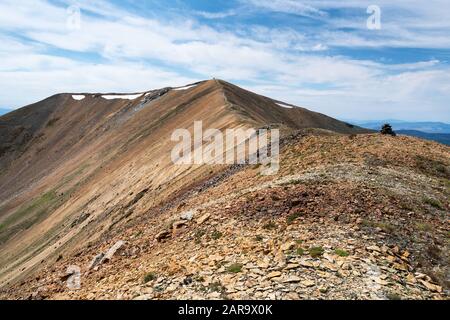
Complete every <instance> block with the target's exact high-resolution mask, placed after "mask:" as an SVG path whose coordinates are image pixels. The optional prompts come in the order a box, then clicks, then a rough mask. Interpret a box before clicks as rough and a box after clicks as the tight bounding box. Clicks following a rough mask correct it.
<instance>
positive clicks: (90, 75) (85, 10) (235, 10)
mask: <svg viewBox="0 0 450 320" xmlns="http://www.w3.org/2000/svg"><path fill="white" fill-rule="evenodd" d="M369 5H377V6H378V7H379V8H380V10H381V20H380V21H381V29H378V30H371V29H368V28H367V20H368V18H369V16H370V14H369V13H367V8H368V6H369ZM78 9H79V10H80V11H79V12H80V19H78V18H77V17H78V15H77V12H78ZM0 41H1V43H2V45H1V46H0V108H1V107H6V108H16V107H21V106H23V105H26V104H29V103H32V102H35V101H38V100H40V99H43V98H45V97H47V96H49V95H52V94H54V93H58V92H136V91H144V90H149V89H152V88H160V87H164V86H176V85H183V84H187V83H190V82H194V81H198V80H204V79H210V78H213V77H216V78H221V79H224V80H227V81H230V82H233V83H235V84H238V85H241V86H243V87H245V88H247V89H249V90H252V91H255V92H258V93H261V94H264V95H267V96H270V97H273V98H277V99H280V100H282V101H285V102H289V103H293V104H296V105H299V106H304V107H307V108H309V109H312V110H315V111H319V112H322V113H326V114H328V115H330V116H334V117H339V118H345V119H382V118H397V119H404V120H421V121H422V120H430V121H445V122H450V112H449V108H450V103H449V101H450V8H449V5H448V0H429V1H423V0H409V1H403V0H398V1H392V0H371V1H364V0H349V1H342V0H314V1H312V0H309V1H296V0H227V1H213V0H196V1H194V0H190V1H180V0H164V1H163V0H126V1H123V0H121V1H118V0H111V1H103V0H93V1H92V0H90V1H87V0H86V1H85V0H79V1H68V0H67V1H66V0H21V1H13V0H2V1H1V2H0Z"/></svg>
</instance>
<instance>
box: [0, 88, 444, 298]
mask: <svg viewBox="0 0 450 320" xmlns="http://www.w3.org/2000/svg"><path fill="white" fill-rule="evenodd" d="M196 121H202V122H203V125H204V127H207V128H215V129H218V130H225V129H229V128H244V129H245V128H267V127H276V128H279V129H280V132H281V136H282V139H281V155H280V159H281V166H280V171H279V172H278V173H277V174H276V175H274V176H262V175H260V174H259V171H258V165H253V166H249V165H241V166H239V165H215V166H210V165H200V164H196V165H194V164H193V165H182V166H179V165H175V164H174V163H172V161H171V159H170V152H171V150H172V148H173V146H174V143H173V142H172V141H171V134H172V133H173V132H174V131H175V130H177V129H180V128H184V129H188V130H192V126H193V124H194V122H196ZM449 159H450V157H449V149H448V148H447V147H445V146H442V145H439V144H434V143H432V142H425V141H422V140H419V139H415V138H408V137H395V138H394V137H385V136H381V135H379V134H375V133H372V132H371V131H369V130H366V129H362V128H359V127H356V126H353V125H350V124H347V123H344V122H341V121H338V120H335V119H333V118H330V117H328V116H326V115H323V114H319V113H315V112H312V111H309V110H307V109H304V108H301V107H296V106H293V105H291V104H287V103H284V102H281V101H278V100H274V99H270V98H268V97H264V96H261V95H258V94H255V93H252V92H249V91H247V90H244V89H242V88H239V87H237V86H235V85H233V84H230V83H227V82H225V81H222V80H209V81H202V82H198V83H194V84H190V85H187V86H184V87H177V88H162V89H157V90H151V91H147V92H142V93H133V94H118V93H107V94H100V93H95V94H92V93H70V94H69V93H65V94H58V95H54V96H52V97H49V98H47V99H45V100H43V101H40V102H38V103H35V104H33V105H30V106H26V107H24V108H21V109H18V110H16V111H13V112H11V113H8V114H6V115H4V116H2V117H0V248H1V250H0V286H1V287H2V288H3V289H2V292H1V295H2V296H3V297H6V298H13V297H16V298H18V297H20V298H36V299H38V298H64V299H66V298H81V299H84V298H89V299H91V298H105V299H107V298H108V299H109V298H123V299H133V298H142V299H145V298H149V299H150V298H151V299H158V298H174V297H187V298H214V297H215V298H220V297H222V298H232V299H240V298H253V297H256V298H272V297H273V298H302V297H316V295H318V296H317V297H328V298H352V299H353V298H355V297H361V298H363V297H367V296H368V297H372V296H373V297H378V298H383V297H386V295H389V294H391V292H390V291H394V293H395V294H400V295H405V296H408V295H414V296H416V297H421V298H429V297H442V296H443V294H444V293H443V292H444V291H443V290H444V289H443V288H445V286H446V282H445V281H446V280H445V277H442V274H445V272H446V270H447V269H445V268H446V265H445V264H444V268H442V267H441V266H442V265H443V264H442V261H445V259H448V252H449V251H448V250H447V251H446V250H445V247H446V246H448V241H446V237H447V236H448V235H447V233H448V230H447V229H448V228H447V229H446V228H445V227H441V228H435V226H445V223H444V222H443V220H445V215H444V212H445V210H448V209H449V203H448V190H447V189H445V183H448V178H449V171H448V166H449ZM446 179H447V180H446ZM414 228H419V229H421V230H422V231H420V232H423V234H421V233H420V232H418V233H417V236H416V237H415V240H413V239H412V238H411V232H410V231H411V230H413V229H414ZM446 232H447V233H446ZM430 234H431V235H432V236H433V239H436V242H434V243H433V244H430V243H428V240H426V239H428V238H427V237H428V235H430ZM422 240H423V241H424V242H423V243H422V242H420V241H422ZM427 246H433V248H428V247H427ZM446 252H447V253H446ZM429 255H433V259H434V260H429V259H428V260H426V259H425V261H431V262H423V261H422V260H421V259H423V257H428V256H429ZM420 261H422V262H420ZM420 263H421V264H420ZM73 266H75V267H77V268H79V270H81V274H82V277H83V279H82V283H83V285H82V288H81V289H80V290H71V288H70V287H67V286H66V281H67V280H68V279H69V278H70V277H71V276H72V275H74V272H75V271H68V268H69V269H70V267H73ZM386 266H388V267H386ZM70 270H73V269H70ZM77 270H78V269H77ZM430 270H434V271H433V272H434V275H433V276H431V274H430V272H429V271H430ZM436 270H437V271H436ZM423 272H428V274H430V275H426V274H424V275H423V276H418V275H417V274H419V273H420V274H422V273H423ZM75 273H76V272H75ZM239 274H241V275H242V277H243V278H242V279H243V280H242V281H241V280H239V279H240V278H239ZM367 275H369V276H367ZM342 277H344V278H346V279H347V280H348V281H347V282H346V285H347V286H348V288H345V290H344V291H342V288H341V289H339V290H337V289H336V288H337V286H334V285H333V284H335V283H337V282H338V281H339V279H340V278H342ZM388 284H389V285H390V284H392V286H389V287H384V286H388ZM258 286H263V287H260V288H259V287H258ZM409 286H412V288H414V290H410V288H409ZM257 287H258V288H257ZM363 287H364V288H367V289H365V290H363V289H361V288H363ZM252 290H254V295H251V294H250V293H251V292H253V291H252ZM411 292H412V293H411ZM177 295H178V296H177Z"/></svg>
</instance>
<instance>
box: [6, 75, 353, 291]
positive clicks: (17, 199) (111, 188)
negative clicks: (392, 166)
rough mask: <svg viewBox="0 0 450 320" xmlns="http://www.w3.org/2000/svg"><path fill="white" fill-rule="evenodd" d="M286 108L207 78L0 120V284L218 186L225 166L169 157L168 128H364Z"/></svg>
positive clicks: (58, 99) (70, 98)
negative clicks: (211, 184)
mask: <svg viewBox="0 0 450 320" xmlns="http://www.w3.org/2000/svg"><path fill="white" fill-rule="evenodd" d="M250 100H251V101H255V102H254V103H253V102H252V103H248V101H250ZM230 101H231V102H230ZM258 103H260V105H263V106H266V107H267V108H270V112H265V113H264V112H263V113H261V110H260V109H258V108H259V107H258V106H259V104H258ZM236 106H239V110H237V109H236ZM292 112H294V111H291V109H286V108H283V107H281V106H278V105H276V104H275V103H274V102H273V101H272V100H270V99H268V98H264V97H261V96H259V95H256V94H253V93H250V92H247V91H244V90H242V89H240V88H238V87H235V86H232V85H230V84H228V83H226V82H223V81H219V80H217V81H216V80H211V81H204V82H200V83H197V84H195V85H192V86H188V87H184V88H176V89H172V88H165V89H161V90H153V91H149V92H145V93H142V94H136V95H132V96H128V95H127V96H125V95H117V94H108V95H102V94H86V93H82V94H76V95H73V94H60V95H56V96H53V97H50V98H48V99H46V100H44V101H42V102H39V103H37V104H34V105H31V106H28V107H25V108H23V109H20V110H17V111H15V112H13V113H10V114H8V115H6V116H4V117H0V130H1V132H2V135H1V136H0V146H1V149H2V150H3V151H2V154H1V155H0V165H1V167H0V168H1V170H0V246H1V251H0V284H1V285H6V284H8V283H14V282H15V281H17V280H20V279H22V278H24V277H27V276H29V275H32V274H34V272H35V271H36V270H39V269H40V268H42V267H45V266H46V265H48V264H53V262H54V260H55V259H57V258H58V256H60V255H62V256H67V255H70V254H72V253H73V252H75V251H76V250H83V249H85V248H86V246H89V245H91V243H96V241H98V240H99V239H102V237H103V236H111V235H112V234H116V233H119V231H118V230H119V229H120V226H122V225H126V223H127V221H128V220H129V219H131V217H133V216H135V215H137V216H140V215H142V216H147V215H149V214H151V212H152V211H151V210H152V208H156V207H158V206H162V205H164V204H166V203H171V200H172V199H179V198H181V197H183V196H184V197H187V196H188V195H190V194H191V193H193V192H194V191H193V190H196V187H198V188H199V189H200V190H201V189H202V183H203V182H202V181H204V180H205V179H209V178H211V179H212V180H214V181H216V182H215V183H217V182H218V181H220V174H221V173H220V172H222V171H223V170H224V169H226V168H223V167H220V166H217V167H209V166H199V165H196V166H189V165H187V166H175V165H173V164H172V162H171V161H170V151H171V149H172V147H173V146H174V143H173V142H171V141H170V136H171V134H172V132H173V131H174V130H175V129H178V128H189V129H190V130H192V126H193V123H194V121H198V120H202V121H203V125H204V127H205V128H216V129H224V128H236V127H250V126H256V127H261V126H267V125H270V124H274V123H277V124H279V125H280V126H281V127H282V128H284V129H289V130H294V129H296V128H298V127H322V128H327V127H326V123H327V121H329V122H330V128H328V129H330V130H338V129H340V130H338V131H341V132H355V133H357V132H361V129H359V128H350V127H348V126H347V125H345V124H342V123H340V122H339V121H337V120H333V119H330V118H328V117H326V116H322V115H317V114H313V113H312V112H309V111H306V110H302V111H301V114H300V113H299V115H298V118H297V119H298V122H299V123H300V124H298V125H297V124H296V123H297V122H295V121H294V122H293V119H296V118H295V117H293V116H292ZM299 112H300V111H299ZM243 113H245V116H243ZM309 113H311V115H310V114H309ZM302 117H303V118H304V119H313V120H314V121H313V120H308V122H307V123H301V119H303V118H302ZM324 119H326V121H325V120H324ZM336 128H337V129H336ZM289 130H288V131H289ZM218 174H219V177H218V176H217V175H218ZM222 174H223V173H222ZM225 176H226V175H225Z"/></svg>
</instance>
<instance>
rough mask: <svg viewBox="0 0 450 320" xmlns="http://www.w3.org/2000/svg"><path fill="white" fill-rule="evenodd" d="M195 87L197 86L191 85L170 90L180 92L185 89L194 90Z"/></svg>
mask: <svg viewBox="0 0 450 320" xmlns="http://www.w3.org/2000/svg"><path fill="white" fill-rule="evenodd" d="M196 86H197V84H193V85H190V86H185V87H181V88H174V89H172V90H175V91H182V90H187V89H191V88H194V87H196Z"/></svg>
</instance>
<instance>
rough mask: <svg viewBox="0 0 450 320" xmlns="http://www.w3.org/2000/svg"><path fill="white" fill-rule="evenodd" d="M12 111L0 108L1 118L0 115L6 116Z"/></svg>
mask: <svg viewBox="0 0 450 320" xmlns="http://www.w3.org/2000/svg"><path fill="white" fill-rule="evenodd" d="M11 111H12V110H10V109H1V108H0V116H2V115H4V114H7V113H8V112H11Z"/></svg>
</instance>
